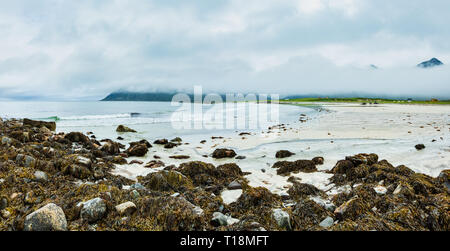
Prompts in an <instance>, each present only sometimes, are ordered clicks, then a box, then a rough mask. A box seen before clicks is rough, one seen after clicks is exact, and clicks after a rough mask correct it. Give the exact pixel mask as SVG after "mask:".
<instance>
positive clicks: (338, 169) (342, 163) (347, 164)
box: [331, 160, 355, 174]
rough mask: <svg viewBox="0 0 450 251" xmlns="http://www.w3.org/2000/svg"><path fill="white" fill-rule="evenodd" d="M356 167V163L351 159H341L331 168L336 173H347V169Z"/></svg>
mask: <svg viewBox="0 0 450 251" xmlns="http://www.w3.org/2000/svg"><path fill="white" fill-rule="evenodd" d="M354 167H355V165H354V164H353V162H351V161H350V160H339V161H338V162H337V163H336V165H335V166H334V167H333V169H331V172H332V173H334V174H346V173H347V170H349V169H351V168H354Z"/></svg>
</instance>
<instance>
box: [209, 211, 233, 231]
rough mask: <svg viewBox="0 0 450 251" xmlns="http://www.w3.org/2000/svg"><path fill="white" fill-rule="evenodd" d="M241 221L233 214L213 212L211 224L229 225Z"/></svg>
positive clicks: (218, 225)
mask: <svg viewBox="0 0 450 251" xmlns="http://www.w3.org/2000/svg"><path fill="white" fill-rule="evenodd" d="M237 222H239V220H238V219H234V218H232V217H231V216H227V215H224V214H222V213H220V212H215V213H213V218H212V219H211V224H212V225H213V226H215V227H220V226H229V225H233V224H235V223H237Z"/></svg>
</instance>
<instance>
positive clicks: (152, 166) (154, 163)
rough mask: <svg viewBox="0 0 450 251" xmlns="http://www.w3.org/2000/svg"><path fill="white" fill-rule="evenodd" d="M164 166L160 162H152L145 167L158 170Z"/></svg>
mask: <svg viewBox="0 0 450 251" xmlns="http://www.w3.org/2000/svg"><path fill="white" fill-rule="evenodd" d="M165 166H166V164H164V162H162V161H160V160H152V161H150V162H148V163H147V164H146V165H145V167H146V168H160V167H165Z"/></svg>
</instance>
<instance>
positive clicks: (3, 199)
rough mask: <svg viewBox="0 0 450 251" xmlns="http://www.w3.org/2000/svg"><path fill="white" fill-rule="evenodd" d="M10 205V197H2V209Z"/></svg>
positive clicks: (0, 204)
mask: <svg viewBox="0 0 450 251" xmlns="http://www.w3.org/2000/svg"><path fill="white" fill-rule="evenodd" d="M7 207H8V199H7V198H5V197H2V198H1V200H0V210H3V209H5V208H7Z"/></svg>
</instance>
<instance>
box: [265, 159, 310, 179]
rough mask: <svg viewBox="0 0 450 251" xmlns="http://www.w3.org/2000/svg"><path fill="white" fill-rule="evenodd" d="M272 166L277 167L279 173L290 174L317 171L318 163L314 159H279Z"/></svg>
mask: <svg viewBox="0 0 450 251" xmlns="http://www.w3.org/2000/svg"><path fill="white" fill-rule="evenodd" d="M272 168H277V169H278V170H277V174H278V175H289V174H290V173H291V172H305V173H312V172H316V171H317V168H316V164H315V163H314V162H313V161H312V160H297V161H294V162H290V161H279V162H276V163H275V164H274V165H273V166H272Z"/></svg>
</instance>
